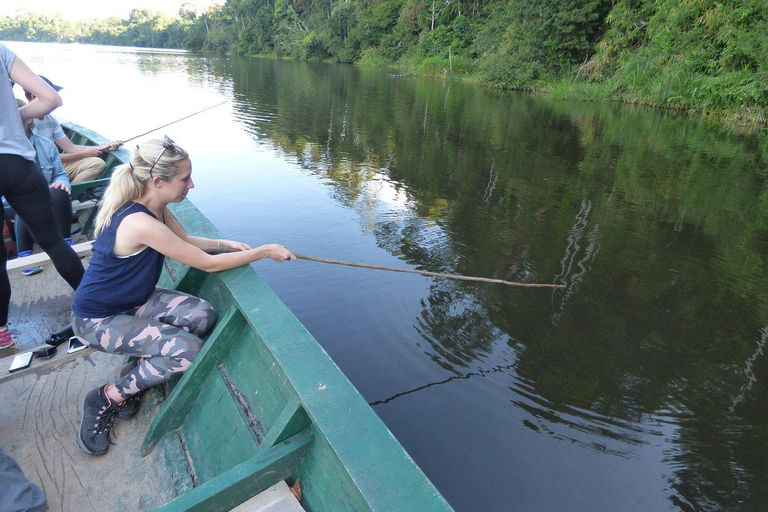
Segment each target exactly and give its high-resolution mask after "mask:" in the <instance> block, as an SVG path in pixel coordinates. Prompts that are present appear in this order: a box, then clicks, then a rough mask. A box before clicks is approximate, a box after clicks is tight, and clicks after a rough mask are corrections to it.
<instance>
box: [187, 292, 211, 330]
mask: <svg viewBox="0 0 768 512" xmlns="http://www.w3.org/2000/svg"><path fill="white" fill-rule="evenodd" d="M197 300H198V301H199V303H198V305H197V306H196V307H195V310H194V312H193V313H192V314H191V315H190V317H191V319H190V322H189V323H188V324H187V326H186V327H187V329H188V330H189V332H191V333H192V334H194V335H196V336H204V335H206V334H208V332H209V331H210V330H211V329H212V328H213V326H214V325H215V324H216V319H217V318H218V316H217V315H216V310H215V309H214V308H213V304H211V303H210V302H208V301H207V300H205V299H200V298H198V299H197Z"/></svg>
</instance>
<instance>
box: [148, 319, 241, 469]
mask: <svg viewBox="0 0 768 512" xmlns="http://www.w3.org/2000/svg"><path fill="white" fill-rule="evenodd" d="M245 325H246V324H245V319H244V318H243V316H242V315H241V314H240V313H239V312H238V311H237V310H236V309H235V308H234V307H233V308H230V309H229V310H228V311H227V312H226V313H225V314H224V315H222V316H221V317H220V318H219V321H218V323H217V324H216V327H215V328H214V330H213V332H212V333H211V335H210V336H209V337H208V341H207V342H206V343H205V345H203V349H202V350H201V351H200V353H199V354H198V356H197V358H196V359H195V361H194V362H193V363H192V366H191V367H190V368H189V370H187V372H186V373H185V374H184V376H183V377H182V378H181V381H180V382H179V384H178V385H177V386H176V387H175V389H174V392H173V393H172V394H171V396H169V397H168V399H167V400H166V401H165V404H164V405H163V408H162V409H161V410H160V412H159V413H158V414H157V415H156V416H155V419H154V421H153V422H152V425H150V427H149V429H148V430H147V435H146V436H145V437H144V443H143V444H142V446H141V454H142V456H146V455H148V454H149V453H150V452H151V451H152V450H153V449H154V447H155V445H156V444H157V443H158V441H159V440H160V438H162V437H163V436H164V435H165V434H167V433H168V432H170V431H171V430H174V429H177V428H179V427H180V426H181V424H182V423H183V422H184V419H185V418H186V417H187V414H188V413H189V411H190V409H191V408H192V406H193V405H194V403H195V401H196V400H197V399H198V398H199V395H200V392H201V390H202V389H203V387H204V386H205V383H206V381H207V380H208V378H209V377H210V376H211V375H212V374H213V373H214V372H215V371H216V364H217V362H218V361H217V360H218V358H219V356H220V355H222V354H224V353H226V351H227V350H228V348H229V346H230V345H231V344H232V343H233V340H235V339H236V336H237V335H238V334H239V333H240V332H241V331H242V330H243V328H244V327H245Z"/></svg>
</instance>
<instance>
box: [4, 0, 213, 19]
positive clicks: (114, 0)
mask: <svg viewBox="0 0 768 512" xmlns="http://www.w3.org/2000/svg"><path fill="white" fill-rule="evenodd" d="M183 3H185V2H184V0H119V1H118V0H0V14H4V15H6V16H13V15H14V14H15V13H16V11H18V10H19V9H26V10H27V11H29V12H35V13H49V14H55V13H57V12H58V13H59V14H61V15H62V17H64V18H66V19H69V20H73V21H80V20H87V19H91V18H100V19H101V18H109V17H110V16H117V17H119V18H128V14H129V13H130V12H131V10H133V9H136V8H140V7H143V8H147V9H151V10H153V11H159V12H163V13H166V14H168V15H174V14H177V13H178V12H179V7H181V5H182V4H183ZM187 3H191V4H194V5H195V6H196V7H197V8H198V9H200V10H203V9H207V8H208V6H210V5H211V4H213V3H224V0H218V1H217V0H191V1H189V2H187Z"/></svg>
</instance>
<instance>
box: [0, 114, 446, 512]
mask: <svg viewBox="0 0 768 512" xmlns="http://www.w3.org/2000/svg"><path fill="white" fill-rule="evenodd" d="M64 126H65V128H66V129H67V131H69V133H70V138H77V137H82V138H79V139H77V140H75V142H76V143H80V144H82V143H84V141H86V140H87V141H90V142H91V143H93V144H100V143H102V142H103V141H105V139H104V138H103V137H100V136H99V135H98V134H95V133H93V132H90V131H88V130H86V129H84V128H82V127H79V126H77V125H74V124H71V123H68V124H65V125H64ZM128 156H129V155H128V151H126V150H124V149H122V148H121V149H120V150H118V151H114V152H112V153H111V154H110V155H109V156H108V157H107V158H108V160H107V162H108V167H107V170H106V171H105V174H109V173H110V172H111V170H112V169H113V168H114V167H115V166H116V165H117V164H119V163H121V162H124V161H127V158H128ZM103 183H104V179H102V180H97V181H95V182H90V183H84V184H81V185H76V186H75V187H73V188H74V191H73V197H78V196H77V195H76V194H85V196H84V200H83V204H86V203H87V202H88V199H87V195H88V194H89V192H88V189H89V188H90V189H91V193H92V192H93V189H94V188H95V187H98V186H100V185H102V184H103ZM92 210H93V207H92V206H91V207H90V210H89V208H88V207H85V206H84V207H83V208H81V211H82V212H83V215H84V216H86V217H88V218H90V215H91V214H92V213H93V211H92ZM171 211H172V213H173V214H174V215H175V216H176V218H177V219H178V220H179V222H180V223H181V225H182V226H184V228H185V229H186V230H187V231H188V232H190V233H193V234H195V235H200V236H206V237H211V238H221V236H222V235H221V233H220V232H219V231H218V230H217V229H216V228H215V227H214V226H213V225H212V224H211V223H210V221H208V219H207V218H206V217H205V216H203V215H202V214H201V213H200V212H199V211H198V210H197V209H196V208H195V206H194V205H193V204H192V203H191V202H190V201H189V200H185V201H183V202H182V203H179V204H176V205H173V207H172V208H171ZM88 223H89V221H88V220H85V221H84V222H82V224H83V227H85V228H86V230H85V231H86V232H87V226H88V225H89V224H88ZM9 273H10V274H11V278H12V286H13V290H14V294H16V292H17V289H20V288H24V289H25V290H26V289H29V288H31V287H30V285H28V283H30V282H32V281H31V280H32V279H47V280H48V281H47V283H48V284H47V285H46V284H45V283H46V282H44V281H42V280H41V281H40V282H39V284H36V285H35V286H34V287H32V288H34V290H40V289H49V290H56V289H58V290H59V291H53V292H51V293H53V294H58V295H57V297H58V298H57V299H51V298H50V297H47V296H46V297H43V299H42V300H41V299H40V297H36V296H34V294H35V293H38V294H39V292H30V293H32V295H30V294H29V293H27V295H26V296H21V297H16V298H15V299H14V300H15V301H22V303H18V302H14V304H13V305H12V311H14V308H16V309H17V310H19V311H22V310H23V311H26V312H27V313H28V314H29V315H31V316H30V318H32V320H29V321H28V322H27V323H26V324H24V323H23V321H22V320H17V324H16V325H17V329H18V325H19V323H21V324H23V326H24V328H25V329H26V328H29V329H32V328H34V326H35V325H37V324H35V322H36V321H37V320H34V315H36V314H37V315H40V314H43V313H45V312H44V311H39V310H38V311H37V312H35V308H38V309H41V307H40V304H39V303H37V304H36V301H38V302H41V301H42V302H45V303H47V304H48V305H49V306H50V305H51V304H54V305H56V307H57V308H58V309H60V310H62V311H61V312H59V313H56V314H55V315H54V314H53V313H52V312H51V311H50V310H49V311H48V312H47V313H46V315H48V316H49V317H51V318H53V319H54V320H55V321H58V322H61V319H63V318H66V315H67V311H66V309H67V307H68V302H67V300H66V297H67V296H68V295H71V292H70V291H69V290H68V289H66V287H65V286H64V287H62V285H61V281H63V280H61V278H59V277H58V275H56V274H55V272H54V271H53V270H52V269H51V270H50V271H46V272H43V273H42V274H38V275H36V276H32V277H25V278H20V277H19V276H18V275H16V274H14V273H13V272H12V271H9ZM57 280H58V281H57ZM57 283H58V284H57ZM46 286H48V288H45V287H46ZM57 286H58V288H56V287H57ZM159 286H163V287H168V288H175V289H178V290H181V291H184V292H187V293H191V294H194V295H197V296H200V297H203V298H205V299H207V300H208V301H210V302H211V303H212V304H213V305H214V306H215V308H216V310H217V312H218V313H219V320H218V322H217V324H216V326H215V328H214V329H213V331H212V332H211V334H210V335H209V337H208V339H207V341H206V344H205V346H204V348H203V350H202V352H201V353H200V354H199V356H198V358H197V359H196V360H195V362H194V364H193V365H192V367H191V368H190V369H189V371H187V373H186V374H185V375H184V376H183V377H181V378H180V379H178V380H177V381H175V382H172V383H170V384H169V385H166V386H164V387H162V389H161V387H157V388H153V389H152V390H150V391H149V392H148V393H146V394H145V396H144V398H143V403H142V410H141V412H140V413H139V415H138V417H137V418H135V419H134V420H131V422H133V423H132V424H130V425H127V423H128V422H124V423H121V424H120V425H118V427H117V429H116V431H117V434H116V436H117V438H116V443H117V444H116V446H113V447H112V448H111V449H110V451H109V452H108V453H107V455H105V456H103V457H89V456H87V455H85V454H82V453H80V452H79V449H78V448H77V445H76V442H75V437H74V435H75V430H74V429H75V428H76V426H77V412H76V409H77V407H76V404H77V401H78V400H79V397H80V396H81V394H82V393H84V392H86V391H88V390H89V389H91V388H92V387H95V386H96V385H98V383H99V382H104V381H105V380H108V379H111V377H112V376H111V372H112V370H113V369H114V368H115V367H117V366H119V364H120V361H118V359H119V358H117V357H116V356H114V355H110V354H102V353H99V352H93V351H92V350H90V349H88V350H87V351H83V352H82V353H80V354H72V355H62V354H60V355H57V356H56V358H54V359H53V360H51V361H49V362H43V363H36V364H35V365H33V366H32V367H31V368H29V369H28V370H25V372H27V373H26V375H22V376H21V377H18V378H16V379H15V380H11V379H10V377H9V376H8V374H7V373H5V372H6V370H5V367H3V369H2V370H1V371H2V372H3V373H2V376H0V403H3V404H4V406H3V408H2V410H0V425H2V426H0V440H1V439H5V442H9V443H11V444H13V445H14V446H15V448H13V447H12V448H8V446H7V445H6V444H4V443H3V441H0V446H2V447H3V449H4V450H5V451H6V452H7V453H9V454H10V455H11V456H13V457H15V458H16V459H17V460H18V461H19V463H20V464H21V466H22V469H24V470H25V473H26V474H27V476H28V477H30V480H32V481H33V482H37V483H39V484H40V485H41V486H42V487H43V488H44V490H45V491H46V493H47V494H48V496H49V503H51V504H52V508H59V507H61V508H62V509H64V508H69V507H72V506H77V508H78V509H80V510H88V509H94V510H118V509H119V510H138V509H141V510H146V509H153V508H156V509H157V510H163V511H171V510H174V511H176V510H178V511H181V510H230V509H233V508H235V507H237V506H239V505H240V504H242V503H244V502H248V503H253V500H254V499H258V496H257V495H259V493H262V492H263V491H267V490H269V489H272V488H273V486H274V485H275V484H279V483H280V482H282V481H287V483H288V485H294V484H295V482H296V481H297V480H299V479H300V487H301V491H302V498H301V506H302V507H303V508H304V509H305V510H311V511H334V512H335V511H344V510H350V511H363V510H414V511H430V510H450V509H451V508H450V506H449V505H448V503H447V502H446V501H445V499H444V498H443V497H442V496H441V495H440V493H439V492H438V491H437V489H436V488H435V487H434V486H433V485H432V483H431V482H430V481H429V480H428V479H427V477H426V476H425V475H424V474H423V473H422V472H421V470H420V469H419V468H418V466H417V465H416V464H415V463H414V461H413V460H412V459H411V457H410V456H409V455H408V454H407V453H406V451H405V450H404V448H403V447H402V446H401V445H400V443H399V442H398V441H397V440H396V439H395V437H394V436H393V435H392V433H391V432H390V431H389V430H388V429H387V427H386V426H385V425H384V424H383V422H382V421H381V420H380V419H379V418H378V416H376V414H375V413H374V412H373V410H372V409H371V408H370V407H369V406H368V404H367V403H366V401H365V400H364V399H363V397H362V396H361V395H360V393H359V392H358V391H357V390H356V389H355V388H354V386H353V385H352V384H351V383H350V382H349V380H348V379H347V378H346V377H345V376H344V374H343V373H342V372H341V371H340V370H339V368H338V367H337V366H336V365H335V364H334V363H333V361H332V360H331V359H330V358H329V356H328V355H327V354H326V353H325V351H324V350H323V349H322V347H321V346H320V345H319V344H318V343H317V341H316V340H315V339H314V338H313V337H312V335H311V334H310V333H309V332H308V331H307V330H306V329H305V328H304V326H303V325H301V323H300V322H299V321H298V319H297V318H296V317H295V316H294V315H293V314H292V313H291V311H290V310H289V309H288V308H287V307H286V306H285V304H283V303H282V301H280V299H279V298H278V297H277V296H276V295H275V294H274V292H272V290H271V289H270V288H269V287H268V286H267V285H266V284H265V282H264V281H263V280H262V279H261V278H260V277H259V276H258V275H257V273H256V272H255V270H254V269H253V268H252V267H250V266H245V267H241V268H237V269H233V270H229V271H226V272H221V273H216V274H207V273H205V272H201V271H198V270H195V269H191V268H189V267H187V266H185V265H182V264H180V263H178V262H176V261H171V260H166V264H165V269H164V271H163V275H162V277H161V281H160V283H159ZM41 287H42V288H41ZM27 291H28V290H27ZM62 297H63V298H62ZM24 301H26V302H24ZM49 309H50V308H49ZM57 315H58V316H57ZM21 316H22V315H21V314H20V316H19V318H21ZM49 320H50V318H49ZM13 321H14V320H13V317H12V318H11V322H13ZM38 323H40V322H38ZM12 326H13V324H12ZM37 328H38V330H42V331H43V332H42V333H41V334H40V339H42V338H43V337H44V336H45V330H46V329H51V328H52V326H51V325H50V323H49V324H45V323H44V322H43V323H42V324H40V326H38V327H37ZM59 352H62V351H61V350H60V351H59ZM83 354H86V355H85V356H83ZM0 355H10V354H0ZM9 359H10V357H6V358H4V359H3V362H2V364H7V363H8V361H9ZM13 375H14V376H15V375H17V374H13ZM3 379H5V380H3ZM94 382H96V384H95V385H92V384H93V383H94ZM46 390H47V391H46ZM25 393H27V394H29V396H25ZM35 393H39V394H38V395H35ZM36 396H37V398H35V397H36ZM57 397H58V398H57ZM49 401H50V403H49ZM56 403H58V405H55V404H56ZM36 407H38V408H39V407H42V408H43V410H42V411H40V410H39V409H37V408H36ZM46 409H53V410H51V411H49V410H46ZM58 415H62V416H63V418H64V419H63V420H61V421H59V420H58V419H57V418H58ZM21 416H23V418H24V419H23V420H22V419H21ZM73 416H74V417H73ZM30 418H34V422H31V420H30ZM47 420H48V422H47V423H46V421H47ZM32 423H34V425H32ZM32 426H34V428H33V429H31V427H32ZM30 429H31V430H33V431H32V432H29V430H30ZM48 433H50V434H51V435H48ZM70 433H71V437H68V436H69V435H70ZM40 445H43V446H44V447H45V449H42V450H41V449H40ZM35 446H36V447H37V448H35ZM46 446H47V447H46ZM59 466H61V467H59ZM41 468H43V469H41ZM59 473H60V474H59ZM126 480H127V481H126ZM147 489H149V490H147ZM70 491H71V494H72V496H71V497H69V496H68V495H67V493H69V492H70ZM52 493H54V494H56V499H53V500H52ZM83 493H85V494H83ZM94 495H95V496H97V497H98V502H94V501H93V496H94ZM79 496H83V497H82V498H80V497H79ZM254 496H257V498H253V497H254ZM259 496H261V495H259ZM249 500H251V501H249ZM256 509H259V508H258V507H256ZM238 510H239V509H238Z"/></svg>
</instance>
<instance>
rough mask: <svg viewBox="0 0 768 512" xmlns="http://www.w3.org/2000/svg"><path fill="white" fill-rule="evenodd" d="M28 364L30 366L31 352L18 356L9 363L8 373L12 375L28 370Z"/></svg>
mask: <svg viewBox="0 0 768 512" xmlns="http://www.w3.org/2000/svg"><path fill="white" fill-rule="evenodd" d="M30 364H32V352H24V353H23V354H18V355H16V356H15V357H14V358H13V361H11V366H10V367H9V368H8V372H9V373H13V372H17V371H19V370H23V369H24V368H29V365H30Z"/></svg>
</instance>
